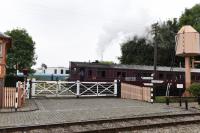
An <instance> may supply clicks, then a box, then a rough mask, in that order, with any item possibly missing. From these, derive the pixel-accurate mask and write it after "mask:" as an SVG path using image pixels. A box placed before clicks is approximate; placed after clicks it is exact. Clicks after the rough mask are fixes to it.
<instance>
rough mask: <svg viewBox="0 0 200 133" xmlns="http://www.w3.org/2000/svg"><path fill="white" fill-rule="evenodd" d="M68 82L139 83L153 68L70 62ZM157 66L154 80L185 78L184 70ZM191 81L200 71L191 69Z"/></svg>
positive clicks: (197, 77)
mask: <svg viewBox="0 0 200 133" xmlns="http://www.w3.org/2000/svg"><path fill="white" fill-rule="evenodd" d="M69 69H70V78H69V80H73V81H74V80H81V81H113V80H115V79H120V80H122V81H127V80H131V81H134V80H135V81H139V80H141V77H149V76H151V74H152V73H153V66H144V65H122V64H102V63H97V62H93V63H89V62H70V68H69ZM170 69H171V68H170V67H164V66H158V67H157V77H156V79H160V80H164V81H168V80H176V81H179V82H183V81H184V78H185V74H184V73H185V69H184V68H178V67H175V68H173V71H171V70H170ZM191 72H192V81H193V82H199V81H200V69H191Z"/></svg>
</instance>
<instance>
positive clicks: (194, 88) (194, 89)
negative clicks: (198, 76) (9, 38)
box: [188, 83, 200, 96]
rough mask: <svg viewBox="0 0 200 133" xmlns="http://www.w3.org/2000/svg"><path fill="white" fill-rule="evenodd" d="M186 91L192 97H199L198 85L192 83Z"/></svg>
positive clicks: (199, 85) (199, 89)
mask: <svg viewBox="0 0 200 133" xmlns="http://www.w3.org/2000/svg"><path fill="white" fill-rule="evenodd" d="M188 90H189V92H190V93H192V95H193V96H200V83H193V84H192V85H191V86H190V88H189V89H188Z"/></svg>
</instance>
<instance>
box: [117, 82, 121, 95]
mask: <svg viewBox="0 0 200 133" xmlns="http://www.w3.org/2000/svg"><path fill="white" fill-rule="evenodd" d="M117 97H119V98H121V81H120V80H117Z"/></svg>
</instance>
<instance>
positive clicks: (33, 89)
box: [32, 78, 36, 96]
mask: <svg viewBox="0 0 200 133" xmlns="http://www.w3.org/2000/svg"><path fill="white" fill-rule="evenodd" d="M35 81H36V80H35V78H33V79H32V96H35V84H36V83H35Z"/></svg>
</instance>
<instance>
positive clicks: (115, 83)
mask: <svg viewBox="0 0 200 133" xmlns="http://www.w3.org/2000/svg"><path fill="white" fill-rule="evenodd" d="M114 95H115V96H117V80H114Z"/></svg>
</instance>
